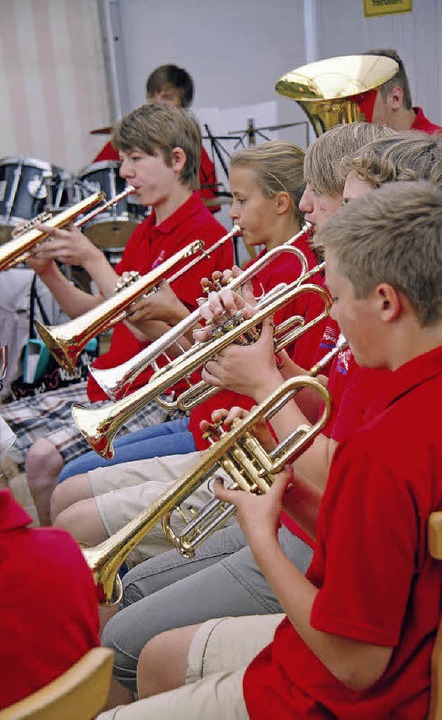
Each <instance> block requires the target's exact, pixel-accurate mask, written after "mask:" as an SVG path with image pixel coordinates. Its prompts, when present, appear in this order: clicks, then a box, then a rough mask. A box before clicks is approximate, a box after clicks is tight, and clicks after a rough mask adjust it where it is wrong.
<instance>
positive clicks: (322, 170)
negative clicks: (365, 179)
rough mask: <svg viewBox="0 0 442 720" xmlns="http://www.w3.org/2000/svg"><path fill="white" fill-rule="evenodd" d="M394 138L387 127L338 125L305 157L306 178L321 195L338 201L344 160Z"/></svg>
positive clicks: (364, 124)
mask: <svg viewBox="0 0 442 720" xmlns="http://www.w3.org/2000/svg"><path fill="white" fill-rule="evenodd" d="M391 135H394V130H392V129H391V128H388V127H387V126H386V125H372V124H371V123H365V122H355V123H349V124H348V125H336V126H335V127H332V128H330V130H327V132H325V133H324V134H323V135H320V136H319V137H318V138H317V140H315V142H314V143H313V144H312V145H310V146H309V147H308V148H307V150H306V153H305V160H304V177H305V181H306V182H308V183H310V184H311V185H312V186H313V187H314V189H315V191H316V192H317V193H318V194H319V195H327V196H329V197H336V196H338V195H342V191H343V189H344V184H345V175H343V173H342V171H341V166H340V163H341V160H342V158H343V157H344V156H346V155H350V156H351V155H353V153H355V152H356V151H357V150H359V148H361V147H363V146H364V145H366V144H367V143H368V142H370V141H372V140H377V139H379V138H382V137H390V136H391Z"/></svg>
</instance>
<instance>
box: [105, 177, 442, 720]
mask: <svg viewBox="0 0 442 720" xmlns="http://www.w3.org/2000/svg"><path fill="white" fill-rule="evenodd" d="M317 241H318V243H320V244H322V245H323V247H324V251H325V259H326V263H327V271H326V272H327V284H328V286H329V289H330V292H331V295H332V297H333V301H334V304H333V316H334V318H335V320H336V321H337V322H338V324H339V327H340V328H341V330H342V332H343V333H344V335H345V337H346V338H347V340H348V342H349V344H350V347H351V349H352V352H353V355H354V357H355V360H356V362H357V363H358V364H359V365H361V366H365V367H372V368H386V369H389V370H391V371H392V374H391V383H390V385H389V387H388V388H387V392H386V393H385V394H383V395H382V398H379V397H378V398H375V399H374V402H373V407H372V408H370V409H369V411H367V423H366V425H364V426H363V427H362V428H360V429H359V430H358V431H356V432H355V433H353V434H352V435H351V436H350V437H348V438H347V439H346V440H344V442H342V443H341V444H340V445H339V447H338V448H337V450H336V452H335V454H334V457H333V460H332V464H331V467H330V473H329V478H328V482H327V486H326V489H325V491H324V494H323V496H322V500H321V504H320V507H319V495H320V493H319V492H318V491H315V490H314V489H313V488H312V487H311V486H310V487H309V486H308V485H307V484H306V483H304V482H302V481H301V480H300V479H299V478H296V477H294V476H293V473H292V472H290V471H289V472H287V473H283V474H281V475H280V476H279V477H278V478H277V479H276V481H275V484H274V486H273V488H272V490H271V491H270V492H269V493H267V495H265V496H261V497H257V496H254V495H248V494H245V493H241V492H235V491H229V490H227V489H224V488H222V487H220V486H218V487H217V489H216V494H217V496H218V497H219V498H221V499H222V500H227V501H229V502H233V503H234V504H235V505H236V506H237V508H238V519H239V521H240V523H241V525H242V528H243V530H244V532H245V534H246V536H247V538H248V541H249V545H250V547H251V550H252V552H253V554H254V557H255V560H256V562H257V563H258V565H259V566H260V568H261V570H262V571H263V573H264V575H265V576H266V578H267V580H268V582H269V583H270V585H271V586H272V587H273V589H274V591H275V594H276V595H277V597H278V598H279V600H280V602H281V605H282V606H283V607H284V609H285V611H286V613H287V617H286V618H285V619H284V620H283V622H282V623H281V624H280V625H279V627H278V628H277V629H276V633H275V635H274V639H273V642H271V644H270V645H268V646H267V647H264V645H265V643H266V640H265V639H264V636H265V634H266V633H264V636H263V637H262V638H261V640H260V642H261V648H262V647H264V649H262V651H261V652H260V654H259V655H258V656H257V657H256V658H255V659H254V660H253V661H252V663H251V664H249V662H250V659H251V657H250V656H251V655H252V654H253V652H254V651H256V650H258V649H261V648H259V647H258V646H259V644H260V643H259V642H258V643H257V642H252V643H248V640H249V632H251V638H252V640H253V639H254V638H258V635H259V633H257V631H256V627H255V625H256V623H253V622H252V623H251V629H250V626H249V624H248V623H247V624H246V625H242V624H241V623H242V622H243V621H242V619H233V620H231V619H225V620H223V621H218V622H216V623H213V622H212V621H209V623H206V624H203V625H201V626H192V627H189V628H184V629H181V630H177V631H170V632H169V633H166V634H165V635H160V636H158V637H157V638H156V639H155V640H153V641H152V642H151V644H150V646H149V644H148V645H147V646H146V648H145V650H144V651H143V653H142V656H141V658H140V664H139V691H140V697H147V696H149V695H152V694H154V693H163V692H164V691H166V690H170V689H173V688H178V687H179V686H180V685H184V683H185V682H186V673H187V679H188V682H189V683H192V684H189V685H187V686H185V687H181V688H180V689H176V690H173V691H172V692H167V694H158V695H156V696H155V697H149V699H144V700H141V701H140V702H138V703H135V704H133V705H129V706H126V707H125V708H119V709H117V710H114V711H110V712H109V713H104V714H102V715H101V716H100V720H105V719H106V720H107V719H108V718H118V719H121V720H126V719H127V718H130V719H132V718H134V719H137V718H141V717H142V718H143V719H148V718H157V717H161V718H164V719H167V718H170V719H173V718H178V717H179V718H190V717H204V716H207V717H208V716H210V718H211V719H215V720H216V719H217V718H225V717H229V718H248V717H249V718H251V719H252V720H260V719H261V718H274V717H278V718H283V719H284V718H295V717H296V718H305V717H309V718H318V719H319V718H323V719H324V720H326V719H328V718H331V717H337V718H340V720H341V719H342V720H346V719H347V718H348V719H350V718H351V719H353V718H354V717H355V716H357V718H358V720H365V718H366V719H367V720H368V719H370V720H371V719H372V718H376V719H377V720H381V719H382V718H387V717H393V716H395V717H400V718H401V719H402V720H411V719H413V720H416V718H424V717H426V714H427V712H428V705H429V686H430V659H431V652H432V648H433V643H434V639H435V635H436V630H437V626H438V622H439V615H440V607H439V600H440V570H439V567H438V565H437V563H435V561H433V560H432V559H431V558H430V557H429V555H428V554H427V549H426V521H427V518H428V516H429V514H430V513H431V512H432V511H433V510H436V509H438V508H440V507H441V504H442V474H441V470H442V446H441V443H440V432H439V422H438V414H437V413H438V411H437V408H436V404H435V402H434V398H435V397H437V396H440V393H441V389H442V348H441V341H442V263H441V254H442V193H441V191H440V190H439V189H437V188H435V187H434V186H433V185H430V184H429V183H426V182H407V183H402V182H398V183H391V184H388V185H385V186H383V187H381V188H379V189H377V190H373V191H370V192H369V193H368V194H366V195H365V196H364V197H361V198H359V199H356V200H354V201H352V203H350V204H349V205H348V206H347V207H345V208H344V209H343V210H342V212H340V213H337V214H336V215H335V217H333V218H332V219H331V220H330V221H329V222H328V223H327V224H326V225H325V226H324V228H323V230H322V231H320V232H319V234H318V238H317ZM370 418H371V419H370ZM416 418H419V422H418V423H416ZM282 507H284V509H285V510H286V511H287V512H290V513H291V514H292V515H293V517H294V518H295V519H296V520H297V521H298V522H302V521H303V520H304V526H305V529H306V530H307V531H309V532H310V533H311V534H312V535H315V537H316V548H315V553H314V557H313V560H312V563H311V566H310V568H309V570H308V572H307V575H306V576H305V577H304V576H303V575H302V574H301V573H300V572H299V571H298V570H297V569H296V568H295V567H294V566H293V565H292V564H291V563H290V561H289V560H288V558H287V557H286V556H285V554H284V552H283V550H282V548H281V547H280V545H279V543H278V535H277V529H278V526H279V516H280V512H281V508H282ZM308 517H310V522H307V518H308ZM232 623H233V624H234V625H236V624H237V623H239V628H238V627H237V628H236V631H235V632H234V633H233V634H232V633H230V634H229V643H228V645H227V646H226V645H224V648H223V647H221V646H220V645H218V644H217V643H218V640H219V637H220V634H221V636H224V637H225V635H226V629H227V628H229V625H231V624H232ZM220 626H221V627H223V631H221V633H220V631H219V630H218V628H219V627H220ZM258 627H259V622H258ZM270 632H271V633H272V632H273V631H272V630H271V631H270ZM267 634H268V633H267ZM268 639H270V638H268ZM247 647H248V648H249V650H248V652H247V650H245V649H246V648H247ZM170 657H173V658H174V662H173V665H172V666H171V664H170ZM166 660H167V662H166ZM152 671H153V672H152ZM199 678H203V679H202V680H200V681H199V682H196V684H195V681H196V680H198V679H199ZM356 704H357V710H356V712H355V708H356ZM206 708H209V709H210V710H206Z"/></svg>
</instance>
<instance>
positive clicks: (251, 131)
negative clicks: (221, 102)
mask: <svg viewBox="0 0 442 720" xmlns="http://www.w3.org/2000/svg"><path fill="white" fill-rule="evenodd" d="M299 125H304V126H305V131H306V134H305V141H306V145H305V146H306V147H308V146H309V145H310V132H309V123H308V122H307V120H301V121H300V122H293V123H283V124H282V125H267V126H266V127H259V128H257V127H255V121H254V119H253V118H248V120H247V128H246V129H245V130H231V131H229V135H238V134H239V136H240V140H241V141H242V143H243V145H244V139H245V138H247V141H248V144H249V146H250V145H256V137H257V136H259V137H261V138H262V139H263V140H271V139H272V138H271V137H269V136H268V135H265V134H264V131H265V132H275V131H277V130H283V129H284V128H289V127H297V126H299Z"/></svg>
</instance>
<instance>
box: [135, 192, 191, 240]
mask: <svg viewBox="0 0 442 720" xmlns="http://www.w3.org/2000/svg"><path fill="white" fill-rule="evenodd" d="M201 207H203V208H205V205H204V203H203V202H202V200H201V199H200V197H199V195H198V193H196V192H194V193H192V195H191V196H190V198H189V199H188V200H186V202H184V203H183V204H182V205H180V207H179V208H178V209H177V210H175V212H174V213H172V215H169V217H168V218H166V219H165V220H163V222H162V223H160V224H159V225H156V226H155V223H156V214H155V210H152V212H151V214H150V215H149V217H148V219H149V221H150V225H151V226H152V228H155V232H158V233H163V234H164V235H166V234H169V233H173V232H174V231H175V230H176V229H177V228H178V227H179V226H180V225H182V224H183V223H185V222H186V223H187V222H189V220H190V218H192V217H193V215H197V214H199V213H200V212H201Z"/></svg>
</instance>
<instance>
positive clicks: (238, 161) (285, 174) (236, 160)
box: [230, 140, 305, 223]
mask: <svg viewBox="0 0 442 720" xmlns="http://www.w3.org/2000/svg"><path fill="white" fill-rule="evenodd" d="M230 167H231V168H234V167H244V168H247V169H249V170H252V171H253V172H254V173H255V177H256V182H257V183H258V185H259V187H260V188H261V190H262V193H263V195H264V196H265V197H275V195H277V194H278V193H280V192H281V191H284V192H287V193H288V194H289V195H290V197H291V199H292V205H293V214H294V215H295V216H296V217H297V219H298V221H299V222H300V223H302V222H303V219H304V216H303V213H301V211H300V210H299V201H300V200H301V197H302V194H303V192H304V189H305V182H304V150H302V149H301V148H300V147H298V146H297V145H295V144H294V143H292V142H288V141H286V140H269V141H268V142H263V143H260V144H259V145H255V146H251V147H249V148H246V149H245V150H240V151H239V152H238V153H236V154H235V155H233V156H232V158H231V161H230Z"/></svg>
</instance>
